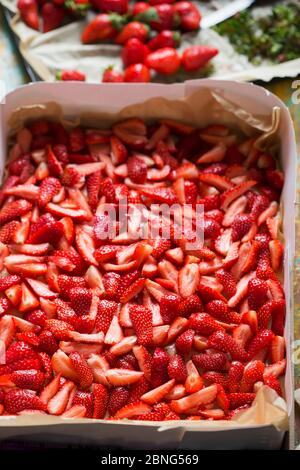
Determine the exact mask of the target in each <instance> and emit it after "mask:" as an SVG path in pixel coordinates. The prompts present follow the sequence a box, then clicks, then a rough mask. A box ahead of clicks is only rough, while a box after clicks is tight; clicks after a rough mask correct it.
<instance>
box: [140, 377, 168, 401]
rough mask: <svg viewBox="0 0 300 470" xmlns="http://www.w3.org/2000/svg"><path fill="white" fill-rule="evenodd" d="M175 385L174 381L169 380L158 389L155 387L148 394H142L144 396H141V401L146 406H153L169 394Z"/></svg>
mask: <svg viewBox="0 0 300 470" xmlns="http://www.w3.org/2000/svg"><path fill="white" fill-rule="evenodd" d="M174 384H175V380H174V379H172V380H169V381H168V382H166V383H164V384H163V385H160V386H159V387H156V388H154V389H152V390H150V392H146V393H144V395H142V396H141V400H142V401H143V402H146V403H148V405H154V404H155V403H158V402H160V401H161V400H162V398H163V397H164V396H165V395H166V394H167V393H169V392H170V390H171V389H172V388H173V386H174Z"/></svg>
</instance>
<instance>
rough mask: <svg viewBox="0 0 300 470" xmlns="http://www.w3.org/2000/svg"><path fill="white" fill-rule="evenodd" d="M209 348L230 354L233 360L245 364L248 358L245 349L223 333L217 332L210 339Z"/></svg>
mask: <svg viewBox="0 0 300 470" xmlns="http://www.w3.org/2000/svg"><path fill="white" fill-rule="evenodd" d="M208 346H209V347H212V348H214V349H217V350H219V351H223V352H227V353H229V354H230V355H231V357H232V359H233V360H238V361H239V360H240V361H242V362H243V361H246V360H247V358H248V353H247V352H246V351H245V349H244V348H242V347H241V346H239V344H238V343H237V342H236V341H235V339H234V338H232V337H231V336H229V335H228V334H226V333H223V332H222V331H216V332H214V333H213V334H212V335H211V336H210V337H209V339H208Z"/></svg>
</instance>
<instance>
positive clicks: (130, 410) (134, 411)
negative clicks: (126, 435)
mask: <svg viewBox="0 0 300 470" xmlns="http://www.w3.org/2000/svg"><path fill="white" fill-rule="evenodd" d="M150 410H151V407H150V406H149V405H147V404H146V403H143V402H141V401H136V402H133V403H130V404H128V405H125V406H124V407H123V408H121V409H120V410H119V411H118V412H117V413H116V414H115V416H114V418H115V419H124V418H127V419H130V418H135V417H137V416H140V415H143V414H145V413H148V412H149V411H150Z"/></svg>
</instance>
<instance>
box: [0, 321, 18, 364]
mask: <svg viewBox="0 0 300 470" xmlns="http://www.w3.org/2000/svg"><path fill="white" fill-rule="evenodd" d="M14 334H15V324H14V321H13V319H12V318H11V317H10V316H9V315H4V317H2V318H0V339H1V341H2V342H3V344H4V345H5V347H6V348H7V347H8V346H9V345H10V343H11V342H12V340H13V337H14ZM6 362H7V363H8V362H9V360H8V351H7V353H6ZM11 362H12V361H11Z"/></svg>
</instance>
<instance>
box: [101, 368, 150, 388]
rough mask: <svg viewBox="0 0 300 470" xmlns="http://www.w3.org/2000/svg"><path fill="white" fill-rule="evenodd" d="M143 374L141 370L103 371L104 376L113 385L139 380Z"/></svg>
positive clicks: (127, 383)
mask: <svg viewBox="0 0 300 470" xmlns="http://www.w3.org/2000/svg"><path fill="white" fill-rule="evenodd" d="M143 375H144V374H143V372H137V371H133V370H127V369H109V370H108V371H106V373H105V376H106V378H107V380H108V381H109V383H110V384H111V385H114V386H119V385H120V386H122V385H129V384H132V383H134V382H137V381H138V380H140V379H141V377H142V376H143Z"/></svg>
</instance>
